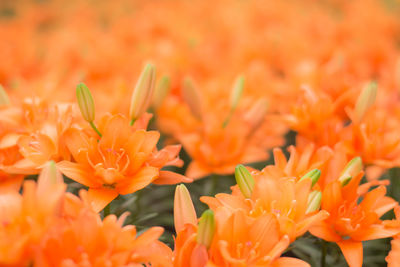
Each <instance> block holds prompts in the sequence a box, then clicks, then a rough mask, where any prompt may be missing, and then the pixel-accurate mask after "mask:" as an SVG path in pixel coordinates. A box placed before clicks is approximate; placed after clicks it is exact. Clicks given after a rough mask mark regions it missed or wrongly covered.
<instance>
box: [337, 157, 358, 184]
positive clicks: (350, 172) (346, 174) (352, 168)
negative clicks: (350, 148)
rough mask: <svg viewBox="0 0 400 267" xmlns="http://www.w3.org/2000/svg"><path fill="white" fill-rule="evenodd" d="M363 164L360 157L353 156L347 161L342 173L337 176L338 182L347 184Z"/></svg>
mask: <svg viewBox="0 0 400 267" xmlns="http://www.w3.org/2000/svg"><path fill="white" fill-rule="evenodd" d="M362 168H363V164H362V160H361V158H360V157H355V158H353V159H352V160H350V162H349V163H347V165H346V167H345V168H344V169H343V171H342V173H341V174H340V177H339V179H338V180H339V182H340V183H341V184H342V186H345V185H347V184H348V183H349V182H350V180H351V178H352V177H354V176H355V175H357V174H358V173H359V172H361V171H362Z"/></svg>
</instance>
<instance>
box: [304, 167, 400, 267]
mask: <svg viewBox="0 0 400 267" xmlns="http://www.w3.org/2000/svg"><path fill="white" fill-rule="evenodd" d="M362 176H363V173H359V174H358V175H356V176H354V177H353V178H352V179H351V180H350V182H349V183H348V184H347V185H345V186H342V184H341V183H340V181H338V180H337V181H333V182H331V183H330V184H328V185H327V186H326V187H325V189H324V191H323V195H322V206H321V208H322V209H323V210H326V211H328V212H329V213H330V217H329V218H327V219H325V220H324V221H320V222H318V223H317V224H315V225H314V226H312V227H311V229H310V232H311V233H312V234H313V235H315V236H317V237H320V238H322V239H324V240H327V241H330V242H336V243H337V244H338V245H339V247H340V249H341V250H342V252H343V255H344V256H345V258H346V260H347V262H348V264H349V265H350V267H361V265H362V259H363V248H362V241H366V240H372V239H379V238H386V237H390V236H394V235H396V234H398V233H399V232H400V227H392V226H391V224H390V222H389V221H381V220H380V219H379V217H381V216H382V215H383V214H385V213H386V212H387V211H389V210H391V209H393V208H394V207H395V206H396V205H397V202H396V201H394V200H393V199H391V198H389V197H386V196H385V193H386V188H385V186H383V185H381V186H378V187H377V188H376V189H374V190H372V191H370V192H368V193H366V192H367V191H368V188H369V187H370V186H372V185H374V184H373V183H370V184H364V185H362V187H359V183H360V181H361V178H362ZM361 197H362V200H361V201H359V199H360V198H361Z"/></svg>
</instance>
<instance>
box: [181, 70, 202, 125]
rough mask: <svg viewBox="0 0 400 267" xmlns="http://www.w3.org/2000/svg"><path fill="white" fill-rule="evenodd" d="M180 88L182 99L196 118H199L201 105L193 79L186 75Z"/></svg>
mask: <svg viewBox="0 0 400 267" xmlns="http://www.w3.org/2000/svg"><path fill="white" fill-rule="evenodd" d="M181 90H182V91H181V93H182V97H183V100H184V101H185V102H186V104H187V105H188V106H189V109H190V111H191V113H192V115H193V116H194V117H196V118H197V119H198V120H201V119H202V116H203V115H202V107H201V95H200V92H199V90H198V88H197V87H196V85H195V84H194V82H193V80H192V79H191V78H189V77H186V78H185V79H184V80H183V84H182V88H181Z"/></svg>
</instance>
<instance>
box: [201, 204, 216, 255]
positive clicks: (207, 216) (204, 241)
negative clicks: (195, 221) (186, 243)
mask: <svg viewBox="0 0 400 267" xmlns="http://www.w3.org/2000/svg"><path fill="white" fill-rule="evenodd" d="M214 233H215V218H214V212H213V211H212V210H206V211H205V212H203V214H202V215H201V217H200V220H199V226H198V230H197V243H198V244H200V245H204V246H205V247H206V248H209V247H210V245H211V243H212V240H213V238H214Z"/></svg>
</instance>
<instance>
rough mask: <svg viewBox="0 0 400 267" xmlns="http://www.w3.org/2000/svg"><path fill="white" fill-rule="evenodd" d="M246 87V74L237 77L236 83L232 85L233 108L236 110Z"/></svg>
mask: <svg viewBox="0 0 400 267" xmlns="http://www.w3.org/2000/svg"><path fill="white" fill-rule="evenodd" d="M243 89H244V76H243V75H240V76H239V77H237V78H236V80H235V83H234V84H233V87H232V93H231V109H232V110H235V109H236V107H237V105H238V104H239V101H240V98H241V97H242V94H243Z"/></svg>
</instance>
